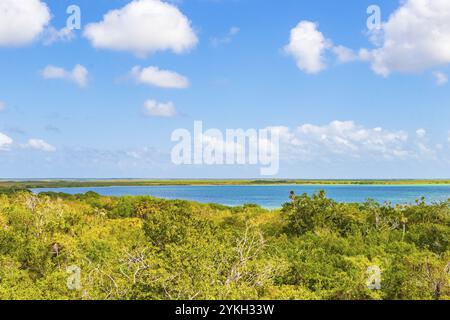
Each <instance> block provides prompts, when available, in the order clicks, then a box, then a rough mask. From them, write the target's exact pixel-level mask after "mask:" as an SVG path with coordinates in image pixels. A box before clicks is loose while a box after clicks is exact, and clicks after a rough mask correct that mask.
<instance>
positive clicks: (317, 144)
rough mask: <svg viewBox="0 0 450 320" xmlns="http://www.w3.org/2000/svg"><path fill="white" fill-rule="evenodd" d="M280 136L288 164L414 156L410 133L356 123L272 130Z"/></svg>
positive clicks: (308, 125) (306, 125)
mask: <svg viewBox="0 0 450 320" xmlns="http://www.w3.org/2000/svg"><path fill="white" fill-rule="evenodd" d="M271 129H272V130H277V132H278V134H279V136H280V144H281V147H282V149H283V150H282V154H283V157H284V158H286V159H288V160H295V161H297V160H303V161H310V160H317V159H322V160H327V161H331V160H333V159H337V158H343V159H349V158H350V159H363V158H378V159H385V160H386V159H403V158H406V157H409V156H411V154H412V150H411V148H410V146H409V145H408V143H407V142H408V133H407V132H405V131H403V130H386V129H383V128H380V127H375V128H366V127H364V126H362V125H358V124H356V123H355V122H353V121H332V122H331V123H329V124H326V125H314V124H302V125H300V126H298V127H297V128H295V129H291V128H288V127H283V126H281V127H272V128H271Z"/></svg>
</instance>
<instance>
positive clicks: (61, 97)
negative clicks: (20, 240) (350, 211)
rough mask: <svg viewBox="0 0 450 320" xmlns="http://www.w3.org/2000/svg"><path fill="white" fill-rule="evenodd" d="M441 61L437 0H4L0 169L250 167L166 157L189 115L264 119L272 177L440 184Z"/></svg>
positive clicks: (225, 172) (448, 163)
mask: <svg viewBox="0 0 450 320" xmlns="http://www.w3.org/2000/svg"><path fill="white" fill-rule="evenodd" d="M373 5H375V6H376V7H373ZM73 6H76V7H73ZM74 8H75V9H74ZM77 8H79V13H80V15H79V16H78V11H77ZM68 9H69V10H68ZM378 13H379V17H380V20H378ZM78 17H80V19H78ZM68 22H69V24H68ZM78 22H79V28H77V27H78V25H77V23H78ZM449 66H450V2H449V1H447V0H405V1H396V0H371V1H366V0H348V1H329V0H316V1H306V0H264V1H257V0H178V1H159V0H134V1H131V0H96V1H88V0H68V1H66V0H47V1H42V0H20V1H18V0H1V2H0V178H5V179H10V178H260V177H262V176H261V173H260V166H258V165H233V166H231V165H175V164H174V163H173V162H172V160H171V151H172V149H173V147H174V145H175V143H174V142H173V141H171V135H172V133H173V132H174V130H177V129H180V128H185V129H187V130H190V131H192V130H193V126H194V121H202V122H203V126H204V127H205V128H217V129H219V130H222V131H223V132H225V130H227V129H238V128H242V129H245V130H246V129H252V128H253V129H264V128H272V129H276V130H277V132H278V133H279V135H280V166H279V171H278V173H277V174H276V175H275V176H273V178H292V179H294V178H295V179H299V178H308V179H311V178H315V179H357V178H373V179H375V178H380V179H384V178H391V179H397V178H450V170H449V169H450V122H449V121H448V120H449V119H450V108H449V104H450V90H449V84H448V83H447V82H448V74H449V72H450V68H449Z"/></svg>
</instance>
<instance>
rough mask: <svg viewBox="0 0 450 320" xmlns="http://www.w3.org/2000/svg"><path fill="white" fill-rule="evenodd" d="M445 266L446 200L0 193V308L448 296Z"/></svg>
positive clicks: (449, 208) (449, 225)
mask: <svg viewBox="0 0 450 320" xmlns="http://www.w3.org/2000/svg"><path fill="white" fill-rule="evenodd" d="M449 262H450V202H445V203H439V204H434V205H427V204H425V202H424V201H423V200H420V201H418V202H417V203H416V204H414V205H404V206H392V205H390V204H385V205H379V204H377V203H375V202H371V201H369V202H367V203H362V204H342V203H336V202H334V201H332V200H330V199H328V198H326V196H325V194H324V193H319V194H316V195H314V196H313V197H308V196H306V195H301V196H294V195H293V196H292V199H291V201H290V202H288V203H286V204H285V205H284V206H283V209H282V210H275V211H268V210H264V209H262V208H260V207H258V206H254V205H246V206H242V207H236V208H230V207H225V206H221V205H215V204H210V205H203V204H197V203H192V202H186V201H166V200H160V199H155V198H152V197H120V198H114V197H101V196H99V195H97V194H95V193H92V192H91V193H87V194H85V195H76V196H71V195H66V194H55V193H48V194H41V195H39V196H36V195H33V194H31V193H29V192H26V191H20V192H15V193H9V194H2V195H1V194H0V299H449V298H450V270H449V269H450V264H449ZM78 275H79V277H78ZM78 280H79V282H77V281H78Z"/></svg>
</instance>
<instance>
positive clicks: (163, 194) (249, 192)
mask: <svg viewBox="0 0 450 320" xmlns="http://www.w3.org/2000/svg"><path fill="white" fill-rule="evenodd" d="M31 190H32V191H33V192H34V193H40V192H49V191H52V192H63V193H68V194H79V193H86V192H88V191H94V192H97V193H98V194H100V195H103V196H126V195H130V196H138V195H139V196H141V195H150V196H154V197H158V198H164V199H182V200H191V201H197V202H202V203H219V204H223V205H229V206H238V205H243V204H246V203H254V204H258V205H260V206H262V207H265V208H268V209H274V208H279V207H281V206H282V204H283V203H285V202H287V201H289V192H290V191H295V193H296V194H298V195H299V194H302V193H307V194H309V195H311V194H313V193H315V192H318V191H320V190H325V191H326V192H327V195H328V197H330V198H332V199H334V200H336V201H338V202H364V201H366V200H367V199H373V200H375V201H377V202H379V203H381V204H382V203H384V202H386V201H388V202H392V203H393V204H403V203H414V202H415V201H416V199H419V198H421V197H422V196H423V197H425V198H426V201H427V203H432V202H439V201H446V200H448V199H450V185H298V184H296V185H260V186H255V185H226V186H216V185H215V186H192V185H190V186H117V187H114V186H113V187H82V188H37V189H31Z"/></svg>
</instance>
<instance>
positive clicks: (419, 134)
mask: <svg viewBox="0 0 450 320" xmlns="http://www.w3.org/2000/svg"><path fill="white" fill-rule="evenodd" d="M416 135H417V137H419V138H425V136H426V135H427V131H426V130H425V129H418V130H417V131H416Z"/></svg>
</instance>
